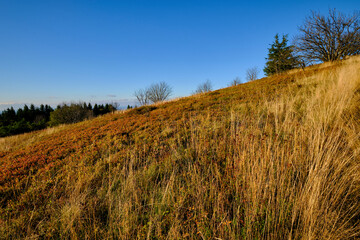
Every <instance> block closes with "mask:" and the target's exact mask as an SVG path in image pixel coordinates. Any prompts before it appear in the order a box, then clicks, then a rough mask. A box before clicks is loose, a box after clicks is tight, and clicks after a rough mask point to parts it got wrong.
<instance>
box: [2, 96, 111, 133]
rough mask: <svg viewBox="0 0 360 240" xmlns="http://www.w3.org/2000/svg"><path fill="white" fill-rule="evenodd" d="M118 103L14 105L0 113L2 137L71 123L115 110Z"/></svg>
mask: <svg viewBox="0 0 360 240" xmlns="http://www.w3.org/2000/svg"><path fill="white" fill-rule="evenodd" d="M115 110H116V104H95V105H94V106H92V105H91V104H90V103H88V104H86V103H72V104H62V105H58V106H57V107H56V109H53V108H52V107H51V106H49V105H40V107H35V106H34V105H33V104H31V105H30V107H28V106H27V105H25V106H24V107H23V108H19V109H18V110H16V111H15V110H14V108H13V107H11V108H8V109H6V110H4V111H3V112H2V113H0V137H6V136H11V135H16V134H21V133H26V132H31V131H36V130H41V129H44V128H46V127H48V126H56V125H59V124H69V123H76V122H80V121H83V120H85V119H88V118H92V117H97V116H100V115H104V114H106V113H110V112H114V111H115Z"/></svg>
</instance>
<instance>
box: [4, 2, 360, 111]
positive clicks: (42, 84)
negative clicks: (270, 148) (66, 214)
mask: <svg viewBox="0 0 360 240" xmlns="http://www.w3.org/2000/svg"><path fill="white" fill-rule="evenodd" d="M329 8H336V9H338V10H340V11H342V12H344V13H353V11H354V10H359V8H360V1H359V0H342V1H339V0H337V1H335V0H321V1H316V0H306V1H226V0H219V1H211V0H207V1H206V0H205V1H197V0H194V1H186V0H182V1H181V0H177V1H172V0H166V1H165V0H163V1H161V0H159V1H152V0H147V1H145V0H144V1H137V0H129V1H122V0H119V1H107V0H87V1H66V0H62V1H51V0H43V1H41V0H36V1H35V0H33V1H31V0H28V1H26V0H0V34H1V35H0V36H1V37H0V110H1V109H3V108H4V107H8V106H9V105H14V106H17V105H19V104H20V105H22V104H24V103H35V104H40V103H44V104H57V103H61V102H64V101H67V102H69V101H79V100H81V101H86V102H89V101H91V102H104V101H105V102H111V101H118V102H120V103H121V104H122V105H127V104H128V103H130V104H131V103H133V102H134V101H133V100H134V96H133V93H134V91H135V90H136V89H138V88H141V87H144V86H148V85H150V84H151V83H155V82H159V81H165V82H167V83H168V84H169V85H171V86H172V88H173V91H174V92H173V96H172V97H178V96H187V95H189V94H191V92H192V91H194V89H195V88H196V87H197V85H198V84H199V83H202V82H204V81H205V80H206V79H210V80H211V82H212V83H213V87H214V88H215V89H218V88H222V87H226V86H227V84H228V83H229V82H230V81H231V80H232V79H234V78H235V77H236V76H239V77H240V78H241V79H242V80H245V73H246V69H248V68H250V67H254V66H257V67H258V68H259V69H260V70H261V76H263V73H262V69H263V67H264V64H265V57H266V56H267V48H268V47H269V45H270V44H271V43H272V42H273V38H274V35H275V34H276V33H279V34H289V38H290V39H291V38H292V37H293V36H294V35H296V34H297V27H298V26H299V25H300V24H301V23H302V22H303V20H304V18H305V16H307V15H309V13H310V11H311V10H315V11H320V12H322V13H324V14H326V13H327V11H328V9H329Z"/></svg>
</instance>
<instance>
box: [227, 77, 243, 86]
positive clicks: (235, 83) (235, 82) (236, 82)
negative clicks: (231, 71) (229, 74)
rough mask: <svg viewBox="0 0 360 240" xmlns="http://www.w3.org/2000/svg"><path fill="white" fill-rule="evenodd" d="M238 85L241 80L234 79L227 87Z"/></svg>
mask: <svg viewBox="0 0 360 240" xmlns="http://www.w3.org/2000/svg"><path fill="white" fill-rule="evenodd" d="M239 84H241V79H240V78H239V77H236V78H234V79H233V80H232V81H231V82H230V84H229V87H233V86H237V85H239Z"/></svg>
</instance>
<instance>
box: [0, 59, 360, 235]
mask: <svg viewBox="0 0 360 240" xmlns="http://www.w3.org/2000/svg"><path fill="white" fill-rule="evenodd" d="M359 61H360V59H359V58H351V59H349V60H347V61H344V62H339V63H334V64H324V65H320V66H314V67H311V68H307V69H305V70H297V71H292V72H289V73H288V74H283V75H278V76H273V77H270V78H265V79H261V80H258V81H254V82H251V83H246V84H242V85H239V86H236V87H231V88H226V89H221V90H217V91H214V92H210V93H208V94H200V95H195V96H191V97H188V98H182V99H178V100H176V101H170V102H167V103H163V104H158V105H151V106H144V107H140V108H136V109H133V110H130V111H126V112H122V113H116V114H109V115H106V116H103V117H99V118H96V119H93V120H89V121H85V122H82V123H79V124H74V125H68V126H61V127H58V128H55V129H49V130H46V131H40V132H37V133H30V134H25V135H23V136H19V137H11V138H4V139H0V164H1V168H0V197H1V200H0V203H1V209H0V216H1V218H0V236H1V237H2V238H4V239H11V238H56V239H58V238H60V239H68V238H70V239H355V238H356V237H360V228H359V224H360V201H359V199H360V158H359V154H360V152H359V146H360V142H359V132H360V131H359V119H360V111H359V99H360V95H359V93H360V91H359V90H360V62H359Z"/></svg>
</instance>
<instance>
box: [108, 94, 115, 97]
mask: <svg viewBox="0 0 360 240" xmlns="http://www.w3.org/2000/svg"><path fill="white" fill-rule="evenodd" d="M107 97H109V98H116V95H114V94H108V95H107Z"/></svg>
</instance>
